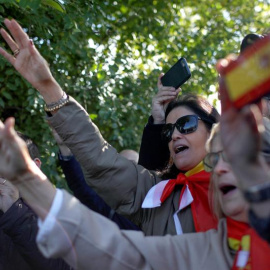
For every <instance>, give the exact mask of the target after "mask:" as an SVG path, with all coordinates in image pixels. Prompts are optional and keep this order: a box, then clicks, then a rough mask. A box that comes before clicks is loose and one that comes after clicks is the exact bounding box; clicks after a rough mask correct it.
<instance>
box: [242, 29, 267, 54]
mask: <svg viewBox="0 0 270 270" xmlns="http://www.w3.org/2000/svg"><path fill="white" fill-rule="evenodd" d="M262 38H263V36H261V35H258V34H247V35H246V36H245V37H244V38H243V40H242V42H241V45H240V54H241V53H243V51H245V50H246V49H247V48H249V47H251V46H252V47H254V49H256V46H254V43H255V42H256V41H257V40H259V39H262Z"/></svg>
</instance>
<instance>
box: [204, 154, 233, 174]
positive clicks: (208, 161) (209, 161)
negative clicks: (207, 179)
mask: <svg viewBox="0 0 270 270" xmlns="http://www.w3.org/2000/svg"><path fill="white" fill-rule="evenodd" d="M220 157H222V159H223V161H225V162H228V160H227V158H226V156H225V154H224V152H223V150H222V151H218V152H215V153H214V152H212V153H209V154H207V155H206V156H205V158H204V159H203V165H204V170H205V171H206V172H211V171H212V170H213V169H214V168H215V167H216V165H217V164H218V161H219V159H220Z"/></svg>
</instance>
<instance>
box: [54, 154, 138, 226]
mask: <svg viewBox="0 0 270 270" xmlns="http://www.w3.org/2000/svg"><path fill="white" fill-rule="evenodd" d="M58 157H59V162H60V166H61V167H62V170H63V173H64V175H65V177H66V181H67V184H68V187H69V188H70V190H71V191H72V192H73V194H74V196H75V197H76V198H77V199H78V200H79V201H80V202H81V203H83V204H84V205H86V206H87V207H88V208H90V209H92V210H93V211H95V212H97V213H99V214H101V215H103V216H105V217H107V218H109V219H111V220H112V221H113V222H115V223H116V224H117V225H118V226H119V228H120V229H122V230H140V229H139V228H138V227H137V226H136V225H135V224H133V223H132V222H131V221H129V220H128V219H126V218H125V217H123V216H121V215H119V214H117V213H115V211H114V210H113V209H112V208H110V207H109V206H108V205H107V204H106V203H105V202H104V201H103V200H102V199H101V198H100V197H99V196H98V194H97V193H96V192H95V191H94V190H93V189H92V188H91V187H89V186H88V185H87V184H86V182H85V179H84V175H83V171H82V169H81V166H80V164H79V163H78V161H77V160H76V159H75V157H74V156H70V157H69V158H63V157H62V156H61V154H59V155H58Z"/></svg>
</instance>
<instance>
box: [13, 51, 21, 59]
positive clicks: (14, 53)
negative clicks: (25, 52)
mask: <svg viewBox="0 0 270 270" xmlns="http://www.w3.org/2000/svg"><path fill="white" fill-rule="evenodd" d="M19 53H20V49H16V50H15V51H14V52H13V56H14V57H15V58H16V57H17V56H18V54H19Z"/></svg>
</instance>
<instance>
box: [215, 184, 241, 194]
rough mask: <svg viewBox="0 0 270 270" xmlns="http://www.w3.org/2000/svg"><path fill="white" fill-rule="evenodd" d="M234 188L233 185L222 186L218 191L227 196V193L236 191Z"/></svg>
mask: <svg viewBox="0 0 270 270" xmlns="http://www.w3.org/2000/svg"><path fill="white" fill-rule="evenodd" d="M236 188H237V187H236V186H234V185H223V186H221V187H220V188H219V189H220V191H221V192H222V194H223V195H228V194H229V193H231V192H233V191H235V190H236Z"/></svg>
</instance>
